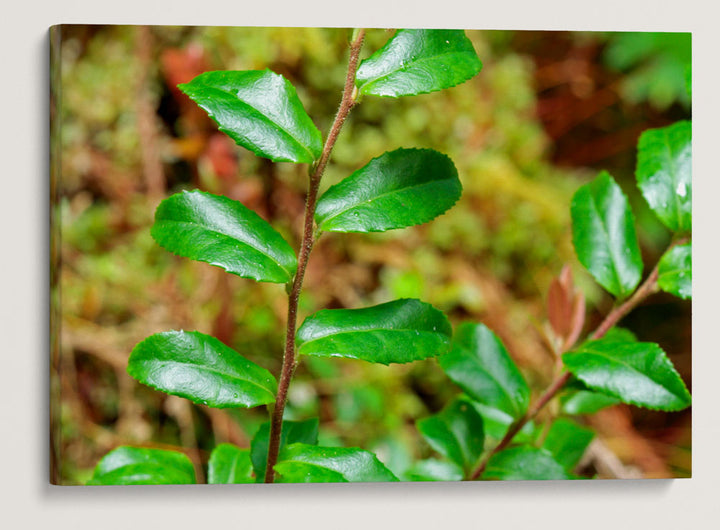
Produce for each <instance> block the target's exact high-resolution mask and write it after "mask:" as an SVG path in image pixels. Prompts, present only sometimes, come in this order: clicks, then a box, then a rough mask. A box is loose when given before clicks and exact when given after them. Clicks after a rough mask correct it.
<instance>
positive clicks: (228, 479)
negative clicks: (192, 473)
mask: <svg viewBox="0 0 720 530" xmlns="http://www.w3.org/2000/svg"><path fill="white" fill-rule="evenodd" d="M253 482H255V477H254V476H253V468H252V462H251V461H250V451H249V450H248V449H240V448H239V447H237V446H235V445H233V444H227V443H225V444H220V445H218V446H216V447H215V449H213V452H212V453H211V454H210V461H209V462H208V484H249V483H253Z"/></svg>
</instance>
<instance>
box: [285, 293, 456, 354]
mask: <svg viewBox="0 0 720 530" xmlns="http://www.w3.org/2000/svg"><path fill="white" fill-rule="evenodd" d="M451 334H452V327H451V326H450V322H449V321H448V319H447V317H446V316H445V315H444V314H443V313H442V312H441V311H438V310H437V309H435V308H434V307H433V306H431V305H430V304H426V303H424V302H421V301H420V300H415V299H412V298H408V299H402V300H395V301H393V302H387V303H385V304H380V305H376V306H372V307H366V308H363V309H323V310H321V311H318V312H317V313H315V314H314V315H311V316H309V317H308V318H306V319H305V322H303V324H302V326H300V329H299V330H298V332H297V344H298V346H299V347H298V352H299V353H300V354H303V355H316V356H320V357H346V358H348V359H362V360H363V361H369V362H373V363H381V364H390V363H408V362H411V361H417V360H420V359H426V358H428V357H434V356H436V355H441V354H443V353H445V352H446V351H447V350H448V347H449V345H450V336H451Z"/></svg>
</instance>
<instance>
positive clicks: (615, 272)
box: [590, 181, 625, 297]
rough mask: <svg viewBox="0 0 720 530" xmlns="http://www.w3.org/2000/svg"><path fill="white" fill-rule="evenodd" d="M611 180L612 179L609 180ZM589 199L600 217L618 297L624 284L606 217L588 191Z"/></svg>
mask: <svg viewBox="0 0 720 530" xmlns="http://www.w3.org/2000/svg"><path fill="white" fill-rule="evenodd" d="M609 182H612V181H609ZM590 199H591V201H592V206H593V209H594V210H595V213H596V215H597V216H598V219H600V226H601V227H602V233H603V236H605V243H606V247H607V250H608V254H610V261H611V263H612V273H613V277H614V278H615V284H616V285H617V287H618V291H619V295H620V297H624V296H625V286H624V285H623V283H622V281H621V279H620V275H619V273H618V264H617V262H616V257H615V253H614V252H613V250H612V245H611V244H610V233H609V232H608V227H607V225H606V219H605V218H604V217H603V216H602V215H601V213H600V207H599V205H598V204H597V201H596V200H595V194H594V193H592V191H591V193H590Z"/></svg>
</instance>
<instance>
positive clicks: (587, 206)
mask: <svg viewBox="0 0 720 530" xmlns="http://www.w3.org/2000/svg"><path fill="white" fill-rule="evenodd" d="M571 214H572V232H573V245H574V246H575V252H576V253H577V256H578V259H579V260H580V263H582V264H583V265H584V266H585V268H586V269H587V270H589V271H590V273H591V274H592V275H593V276H594V277H595V279H596V280H597V281H598V283H599V284H600V285H602V286H603V287H604V288H605V289H607V290H608V291H609V292H610V293H611V294H613V295H614V296H616V297H618V298H625V297H626V296H627V295H628V294H630V293H631V292H632V291H633V290H634V289H635V287H636V286H637V284H638V282H639V281H640V277H641V275H642V269H643V263H642V258H641V256H640V247H639V246H638V241H637V235H636V233H635V218H634V216H633V213H632V210H630V206H629V205H628V201H627V198H626V197H625V195H624V194H623V192H622V190H621V189H620V187H619V186H618V185H617V183H616V182H615V180H614V179H613V178H612V177H611V176H610V175H609V174H608V173H607V172H605V171H603V172H601V173H600V175H598V176H597V178H595V180H593V181H592V182H590V183H588V184H585V185H584V186H581V187H580V188H579V189H578V190H577V191H576V192H575V195H574V196H573V199H572V205H571Z"/></svg>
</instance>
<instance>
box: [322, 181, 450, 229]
mask: <svg viewBox="0 0 720 530" xmlns="http://www.w3.org/2000/svg"><path fill="white" fill-rule="evenodd" d="M454 180H455V178H454V177H449V178H443V179H436V180H430V181H427V182H422V183H420V184H413V185H412V186H405V187H403V188H396V189H393V190H390V191H386V192H384V193H381V194H379V195H375V196H374V197H372V198H370V199H366V200H364V201H361V202H357V203H354V204H352V205H351V206H348V207H347V208H345V209H343V210H340V211H339V212H337V213H335V214H334V215H332V216H331V217H326V218H325V219H323V220H322V221H321V222H320V224H321V225H324V224H326V223H327V222H329V221H332V220H333V219H336V218H337V217H339V216H341V215H343V214H345V213H347V212H349V211H351V210H353V209H355V208H360V207H361V206H364V205H367V204H371V203H372V202H374V201H377V200H379V199H381V198H383V197H387V196H389V195H393V194H395V193H402V192H404V191H409V190H414V189H418V188H423V187H425V186H431V185H433V184H442V183H444V182H453V181H454ZM341 199H342V198H340V199H337V198H333V199H332V200H333V201H337V200H341ZM320 200H321V201H322V198H321V199H320ZM455 202H457V199H455Z"/></svg>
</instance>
